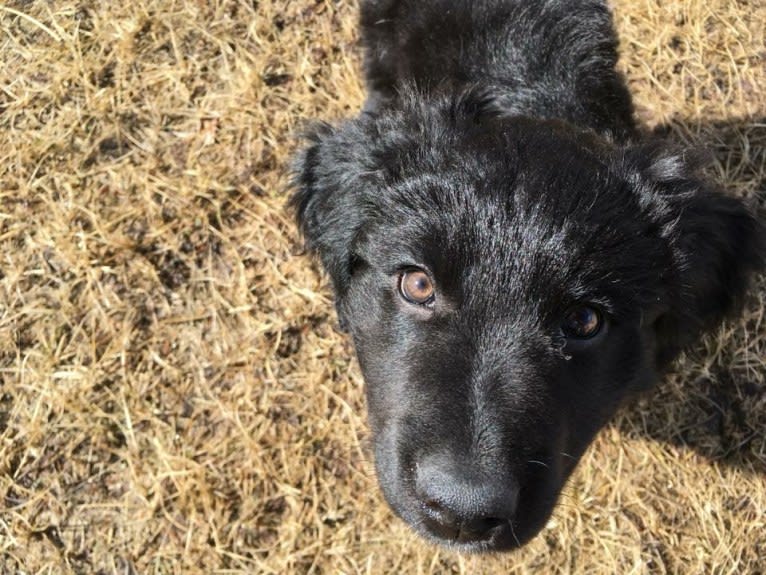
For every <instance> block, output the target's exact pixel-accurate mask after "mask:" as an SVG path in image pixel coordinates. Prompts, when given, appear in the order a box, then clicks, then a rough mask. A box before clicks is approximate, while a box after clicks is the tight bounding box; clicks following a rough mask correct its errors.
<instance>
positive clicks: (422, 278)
mask: <svg viewBox="0 0 766 575" xmlns="http://www.w3.org/2000/svg"><path fill="white" fill-rule="evenodd" d="M399 292H400V293H401V295H402V297H403V298H404V299H405V300H407V301H408V302H410V303H415V304H420V305H424V304H427V303H430V302H431V300H432V299H433V295H434V286H433V284H432V283H431V278H430V277H428V274H427V273H426V272H424V271H423V270H417V269H416V270H408V271H406V272H404V273H402V274H401V276H400V278H399Z"/></svg>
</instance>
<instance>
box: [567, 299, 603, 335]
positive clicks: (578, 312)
mask: <svg viewBox="0 0 766 575" xmlns="http://www.w3.org/2000/svg"><path fill="white" fill-rule="evenodd" d="M600 329H601V315H600V314H599V313H598V311H596V310H595V309H594V308H592V307H589V306H577V307H574V308H572V309H570V310H569V311H568V312H567V314H566V316H565V318H564V322H563V323H562V325H561V331H562V332H563V333H564V335H565V336H566V337H569V338H573V339H588V338H591V337H593V336H594V335H596V334H597V333H598V332H599V330H600Z"/></svg>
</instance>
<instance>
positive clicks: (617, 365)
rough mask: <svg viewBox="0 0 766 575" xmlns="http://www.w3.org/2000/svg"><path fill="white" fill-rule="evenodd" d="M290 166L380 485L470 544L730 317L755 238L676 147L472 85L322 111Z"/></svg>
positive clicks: (510, 542) (520, 514)
mask: <svg viewBox="0 0 766 575" xmlns="http://www.w3.org/2000/svg"><path fill="white" fill-rule="evenodd" d="M296 183H297V192H296V193H295V196H294V197H293V205H294V206H295V208H296V211H297V217H298V221H299V224H300V226H301V228H302V230H303V233H304V235H305V237H306V239H307V242H308V245H309V247H310V248H311V249H313V250H315V251H316V252H317V253H318V254H319V256H320V257H321V260H322V262H323V264H324V266H325V268H326V270H327V271H328V273H329V275H330V277H331V279H332V283H333V286H334V290H335V294H336V303H337V309H338V314H339V318H340V321H341V324H342V325H343V326H345V327H346V328H347V329H348V330H349V332H350V333H351V335H352V336H353V340H354V343H355V346H356V350H357V354H358V357H359V361H360V364H361V367H362V371H363V374H364V377H365V380H366V384H367V397H368V406H369V414H370V421H371V425H372V430H373V437H374V449H375V457H376V466H377V472H378V478H379V481H380V484H381V486H382V489H383V492H384V494H385V496H386V498H387V500H388V501H389V503H390V504H391V506H392V507H393V509H394V510H395V512H396V513H397V514H399V515H400V516H401V517H402V518H404V519H405V520H406V521H407V522H408V523H410V524H411V525H412V526H413V527H415V528H416V529H417V530H418V531H419V532H421V533H422V534H424V535H425V536H427V537H429V538H431V539H433V540H436V541H438V542H440V543H445V544H449V545H453V546H455V547H458V548H460V549H464V550H473V551H483V550H499V549H506V548H511V547H515V546H518V545H521V544H523V543H524V542H525V541H527V540H528V539H530V538H531V537H532V536H534V535H535V534H536V533H537V532H538V530H539V529H540V528H541V527H542V526H543V525H544V523H545V522H546V520H547V518H548V516H549V515H550V513H551V511H552V508H553V506H554V504H555V502H556V499H557V496H558V494H559V492H560V490H561V488H562V485H563V483H564V482H565V480H566V478H567V477H568V475H569V474H570V472H571V471H572V469H573V468H574V466H575V464H576V463H577V461H578V459H579V458H580V456H581V454H582V453H583V451H584V450H585V448H586V447H587V446H588V444H589V442H590V441H591V440H592V438H593V436H594V435H595V433H596V432H597V431H598V430H599V428H600V427H601V426H602V425H604V423H605V422H606V421H607V420H608V419H609V418H610V417H611V416H612V415H613V414H614V412H615V410H616V409H617V407H618V406H619V405H620V403H621V401H622V400H623V399H624V398H625V397H626V396H628V395H629V394H631V393H633V392H635V391H637V390H641V389H645V388H647V387H648V386H650V385H651V384H652V383H654V382H655V380H656V379H657V376H658V372H659V371H660V370H661V368H662V367H663V365H665V364H666V363H667V362H668V361H669V360H671V359H672V358H673V357H674V356H675V355H676V354H677V352H678V351H679V350H680V349H681V348H682V347H683V346H684V345H686V344H687V343H689V342H690V341H692V340H693V339H694V338H695V337H696V336H697V335H699V333H700V332H701V331H702V330H704V329H705V328H707V327H709V326H711V325H713V324H714V323H715V322H717V321H719V320H720V319H721V318H722V316H723V314H724V313H726V311H727V310H728V309H729V308H731V306H732V304H733V302H734V301H735V300H736V299H737V297H738V296H739V295H741V293H742V291H743V289H744V286H745V285H746V279H747V276H748V274H749V272H750V271H751V270H752V269H753V268H755V267H756V266H757V265H758V259H759V257H758V256H759V253H760V252H759V248H758V242H759V239H758V238H759V236H760V231H759V226H758V224H757V222H756V220H755V219H754V218H753V217H752V216H751V215H750V214H749V212H748V211H747V210H746V209H745V208H744V207H743V205H742V204H741V203H740V202H739V201H737V200H735V199H732V198H728V197H726V196H723V195H721V194H720V193H718V192H717V191H715V190H713V189H711V187H710V186H709V185H708V184H706V183H705V182H704V181H703V180H702V179H700V178H699V177H697V175H696V174H695V171H694V168H693V166H690V165H689V162H688V161H686V160H685V158H684V157H683V155H679V154H676V153H673V152H668V151H667V150H666V149H664V148H663V147H662V146H661V145H653V144H650V145H645V146H642V147H635V148H625V147H617V146H614V145H612V144H610V143H608V142H606V141H602V140H601V139H599V138H598V137H597V136H594V135H592V134H590V133H587V132H581V131H577V130H576V129H574V128H572V127H570V126H568V125H566V124H564V123H557V122H550V121H535V120H530V119H524V118H518V117H517V118H506V117H503V116H502V115H500V114H497V113H495V112H494V111H493V109H492V103H491V101H490V100H489V99H486V98H483V97H481V96H477V95H475V94H469V95H467V96H465V97H463V98H460V99H457V100H451V101H444V102H441V103H436V104H430V105H427V104H423V103H418V102H417V101H416V100H414V99H412V100H407V101H405V103H404V105H403V106H402V107H401V109H398V110H395V111H388V112H384V113H381V114H379V115H375V116H372V115H363V116H362V117H360V118H358V119H356V120H353V121H350V122H348V123H346V124H344V125H342V126H340V127H338V128H331V127H329V126H325V127H323V128H320V129H318V130H317V131H316V132H315V133H314V134H313V135H312V136H311V141H310V145H309V146H308V147H307V148H306V149H305V150H304V151H303V153H302V155H301V156H300V158H299V161H298V170H297V182H296Z"/></svg>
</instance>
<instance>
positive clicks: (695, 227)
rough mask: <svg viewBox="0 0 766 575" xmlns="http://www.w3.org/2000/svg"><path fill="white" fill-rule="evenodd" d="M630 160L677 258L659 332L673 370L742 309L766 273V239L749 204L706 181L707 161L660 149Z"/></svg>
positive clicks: (661, 353) (662, 356) (648, 148)
mask: <svg viewBox="0 0 766 575" xmlns="http://www.w3.org/2000/svg"><path fill="white" fill-rule="evenodd" d="M627 158H628V161H629V164H631V165H632V179H633V180H634V182H635V183H636V184H637V185H638V188H639V190H638V192H639V194H640V198H641V201H642V203H643V204H644V205H645V206H647V207H648V208H649V209H650V211H651V212H652V213H653V215H654V217H656V218H657V219H658V221H659V222H660V223H661V229H662V230H663V234H664V236H665V238H666V240H667V242H668V244H669V247H670V249H671V252H672V254H673V261H674V268H675V269H673V270H672V271H671V273H670V274H669V277H668V278H667V280H668V283H669V284H670V289H671V291H672V292H673V293H672V294H671V297H670V298H669V309H668V311H667V312H666V313H664V314H663V315H661V316H660V317H659V318H658V320H657V322H656V324H655V326H656V329H657V335H658V342H659V348H658V362H659V363H660V364H665V363H667V362H668V361H670V360H671V359H673V358H674V357H675V356H676V355H677V354H678V352H679V351H680V350H681V349H682V348H683V347H684V346H687V345H689V344H690V343H692V342H693V341H694V340H695V339H696V338H697V337H698V336H699V335H700V334H701V333H702V332H703V331H704V330H706V329H710V328H712V327H714V326H715V325H717V324H718V323H719V322H720V321H721V320H722V319H723V318H724V317H725V316H726V315H727V314H728V313H729V312H731V311H733V310H734V309H736V307H737V306H738V304H739V303H741V300H742V297H743V296H744V294H745V291H746V289H747V286H748V283H749V280H750V276H751V275H752V273H753V272H755V271H758V270H761V269H763V265H764V247H765V246H766V235H765V234H764V227H763V224H762V223H761V222H760V221H759V220H758V219H757V218H756V216H755V215H754V214H753V212H752V211H751V210H750V209H749V208H748V207H747V206H746V205H745V203H744V202H743V201H742V200H740V199H737V198H734V197H731V196H727V195H724V193H723V192H722V191H721V190H719V189H718V188H717V187H716V186H715V185H714V184H713V183H712V182H710V181H708V180H707V179H706V178H705V177H704V176H703V175H702V174H701V173H700V171H701V164H702V161H701V160H702V158H701V157H699V156H694V155H692V154H689V153H688V152H686V153H684V152H678V151H676V150H669V149H668V148H666V147H664V146H663V145H662V144H657V143H654V144H648V145H645V146H642V147H640V148H636V149H633V150H631V151H629V152H628V155H627Z"/></svg>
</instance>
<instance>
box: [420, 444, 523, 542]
mask: <svg viewBox="0 0 766 575" xmlns="http://www.w3.org/2000/svg"><path fill="white" fill-rule="evenodd" d="M415 486H416V491H417V495H418V497H419V498H420V503H421V507H422V512H423V523H424V525H425V526H426V528H427V529H428V530H429V531H431V532H432V533H433V534H434V535H436V536H437V537H439V538H441V539H446V540H450V541H459V542H464V543H468V542H477V541H483V540H487V539H489V538H490V537H492V535H493V534H495V533H497V532H499V531H501V530H506V529H510V528H511V521H512V520H513V517H514V515H515V513H516V505H517V502H518V495H519V489H518V485H517V482H516V481H515V479H514V478H513V476H511V475H510V474H509V473H506V472H500V471H494V472H489V471H486V470H481V471H480V470H477V469H476V468H475V467H474V466H468V465H461V464H457V463H456V462H455V461H454V460H453V459H452V458H448V457H439V458H434V457H432V458H428V459H426V460H425V461H423V462H422V463H421V464H419V465H418V467H417V477H416V481H415Z"/></svg>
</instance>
